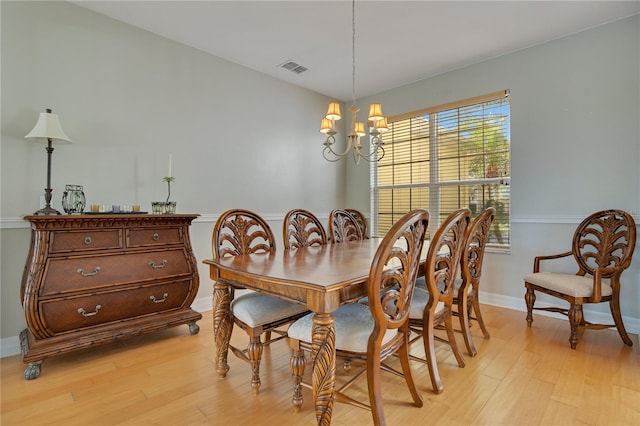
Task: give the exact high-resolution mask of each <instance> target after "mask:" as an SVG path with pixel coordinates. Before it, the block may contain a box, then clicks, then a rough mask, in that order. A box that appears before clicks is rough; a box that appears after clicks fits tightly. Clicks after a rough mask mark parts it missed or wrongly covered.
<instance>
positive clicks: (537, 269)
mask: <svg viewBox="0 0 640 426" xmlns="http://www.w3.org/2000/svg"><path fill="white" fill-rule="evenodd" d="M572 254H573V252H572V251H567V252H564V253H560V254H552V255H549V256H536V257H535V258H534V260H533V272H534V273H536V272H540V262H541V261H542V260H552V259H560V258H563V257H567V256H570V255H572Z"/></svg>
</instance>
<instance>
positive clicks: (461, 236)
mask: <svg viewBox="0 0 640 426" xmlns="http://www.w3.org/2000/svg"><path fill="white" fill-rule="evenodd" d="M470 213H471V212H470V211H469V209H459V210H456V211H454V212H453V213H451V214H450V215H449V216H447V218H446V219H445V220H444V222H442V224H441V225H440V226H439V227H438V229H437V230H436V232H435V234H434V235H433V237H432V238H431V240H430V241H429V251H428V252H427V259H426V261H425V265H424V276H425V282H426V287H427V288H426V290H425V289H423V288H419V287H416V289H415V291H414V292H413V300H412V301H411V312H410V315H409V324H410V326H411V330H412V331H413V332H414V333H416V334H417V337H415V338H413V339H412V340H411V342H410V343H413V342H415V341H417V340H419V339H420V338H422V342H423V345H424V352H425V357H426V359H421V358H418V357H414V356H412V357H411V359H414V360H418V361H421V362H425V363H426V364H427V366H428V368H429V375H430V376H431V385H432V387H433V391H434V392H435V393H438V394H439V393H441V392H442V390H443V389H444V388H443V385H442V380H441V379H440V373H439V372H438V363H437V360H436V352H435V340H436V336H435V329H436V327H439V326H442V327H444V328H445V330H446V332H447V340H442V341H444V342H446V343H448V344H449V346H451V350H452V352H453V355H454V356H455V358H456V361H457V362H458V366H460V367H464V366H465V361H464V358H463V357H462V354H460V351H459V350H458V345H457V342H456V338H455V331H454V329H453V322H452V316H453V298H454V295H455V294H456V293H455V281H456V277H457V273H458V267H459V265H460V259H461V257H462V254H463V252H464V247H465V246H464V243H465V236H466V230H467V227H468V226H469V216H470ZM438 340H441V339H438Z"/></svg>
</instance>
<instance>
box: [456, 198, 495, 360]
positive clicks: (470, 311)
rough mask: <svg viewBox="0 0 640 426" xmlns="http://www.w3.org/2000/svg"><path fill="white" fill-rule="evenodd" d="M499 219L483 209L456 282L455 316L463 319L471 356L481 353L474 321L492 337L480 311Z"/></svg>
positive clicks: (472, 227)
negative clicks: (493, 225)
mask: <svg viewBox="0 0 640 426" xmlns="http://www.w3.org/2000/svg"><path fill="white" fill-rule="evenodd" d="M494 217H495V209H494V208H493V207H489V208H487V209H485V210H483V211H482V212H481V213H480V214H479V215H478V216H476V218H475V219H474V220H473V221H472V222H471V224H470V225H469V227H468V228H467V232H466V236H465V242H464V252H463V254H462V256H461V257H460V270H461V278H458V279H456V282H455V292H454V296H453V304H454V305H456V306H457V312H456V313H455V314H456V315H457V316H458V318H459V320H460V329H461V331H462V336H463V338H464V343H465V345H466V347H467V353H468V354H469V356H472V357H473V356H476V354H477V353H478V352H477V350H476V347H475V346H474V344H473V338H472V337H471V329H470V321H472V320H475V321H476V322H477V323H478V325H479V326H480V329H481V330H482V334H483V336H484V338H485V339H488V338H489V337H491V335H490V334H489V331H488V330H487V326H486V324H485V322H484V319H483V318H482V312H481V311H480V301H479V292H480V276H481V275H482V263H483V260H484V251H485V248H486V246H487V239H488V237H489V230H490V228H491V223H492V222H493V219H494Z"/></svg>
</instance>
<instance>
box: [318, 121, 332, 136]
mask: <svg viewBox="0 0 640 426" xmlns="http://www.w3.org/2000/svg"><path fill="white" fill-rule="evenodd" d="M331 129H333V126H332V125H331V120H329V119H328V118H323V119H322V122H321V123H320V132H321V133H329V131H331Z"/></svg>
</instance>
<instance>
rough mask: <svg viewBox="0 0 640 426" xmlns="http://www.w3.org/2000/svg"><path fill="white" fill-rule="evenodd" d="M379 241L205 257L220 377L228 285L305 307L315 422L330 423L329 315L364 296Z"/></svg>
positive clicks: (332, 365) (227, 331)
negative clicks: (311, 325) (310, 328)
mask: <svg viewBox="0 0 640 426" xmlns="http://www.w3.org/2000/svg"><path fill="white" fill-rule="evenodd" d="M380 241H381V239H378V238H371V239H365V240H361V241H349V242H342V243H333V244H326V245H322V246H313V247H305V248H299V249H291V250H276V251H275V252H272V253H254V254H248V255H240V256H229V257H224V258H221V259H218V260H205V261H204V263H206V264H208V265H209V267H210V277H211V279H212V280H213V281H214V285H213V317H214V336H215V346H216V371H217V373H218V375H219V376H220V377H225V376H226V374H227V372H228V371H229V364H228V363H227V352H228V349H229V339H230V337H231V330H232V327H233V322H232V320H231V315H230V303H231V298H232V297H233V292H232V291H230V288H232V287H234V288H248V289H252V290H255V291H258V292H260V293H264V294H268V295H271V296H275V297H279V298H281V299H284V300H288V301H291V302H295V303H299V304H302V305H305V306H306V307H307V308H309V309H310V310H311V311H313V312H314V313H315V314H314V317H313V323H314V332H313V336H312V338H313V348H314V349H315V350H314V352H315V357H314V358H313V360H314V361H313V373H312V378H313V384H312V387H313V399H314V403H315V411H316V419H317V422H318V424H319V425H329V424H330V423H331V414H332V412H333V403H334V389H335V374H336V348H335V337H336V330H335V326H334V321H335V318H334V316H333V314H332V313H333V312H334V311H335V310H337V309H338V308H339V307H340V306H341V305H344V304H347V303H353V302H356V301H358V300H359V299H360V298H362V297H363V296H366V295H367V281H368V277H369V269H370V267H371V262H372V260H373V257H374V255H375V253H376V250H377V249H378V245H379V243H380ZM425 245H426V244H425ZM425 253H426V251H425V252H423V255H424V254H425ZM423 259H424V257H423Z"/></svg>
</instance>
